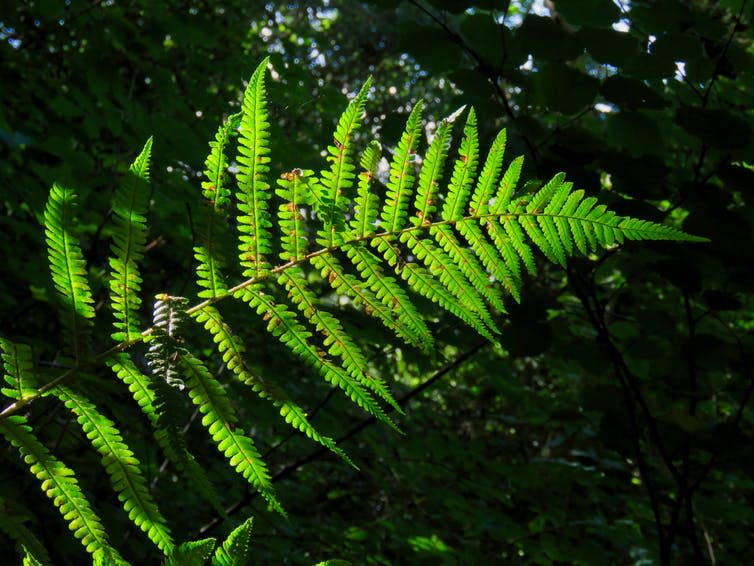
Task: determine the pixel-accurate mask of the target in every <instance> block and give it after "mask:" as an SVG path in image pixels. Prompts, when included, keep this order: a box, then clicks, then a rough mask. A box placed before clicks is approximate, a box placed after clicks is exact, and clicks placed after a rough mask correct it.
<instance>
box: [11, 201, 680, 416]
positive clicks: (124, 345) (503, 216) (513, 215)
mask: <svg viewBox="0 0 754 566" xmlns="http://www.w3.org/2000/svg"><path fill="white" fill-rule="evenodd" d="M538 216H544V217H551V218H564V219H567V220H576V221H579V222H581V221H584V222H589V223H591V224H596V225H600V226H606V227H609V228H611V229H614V228H619V227H618V226H614V225H612V224H608V223H607V222H600V221H599V220H591V219H587V218H583V217H578V216H573V215H559V214H554V213H544V212H505V213H492V212H490V213H486V214H481V215H476V216H474V215H472V216H464V217H463V218H458V219H455V220H453V219H451V220H441V221H437V222H432V223H429V224H420V225H418V226H409V227H406V228H403V229H401V230H397V231H395V232H379V233H373V234H368V235H366V236H361V237H358V238H354V239H352V240H348V241H344V242H340V243H338V244H335V245H332V246H328V247H326V248H321V249H319V250H316V251H313V252H310V253H308V254H307V255H305V256H304V257H302V258H300V259H297V260H291V261H288V262H286V263H283V264H281V265H278V266H276V267H273V268H271V269H269V270H267V271H265V272H263V273H260V274H259V275H257V276H256V277H251V278H249V279H246V280H245V281H242V282H241V283H239V284H237V285H236V286H234V287H231V288H230V289H228V294H227V295H221V296H217V297H211V298H208V299H205V300H204V301H201V302H199V303H197V304H196V305H194V306H192V307H190V308H188V309H186V311H185V313H186V315H189V316H190V315H193V314H194V313H196V312H197V311H199V310H201V309H203V308H204V307H207V306H210V305H213V304H215V303H216V302H218V301H222V300H224V299H227V298H228V297H232V296H234V295H235V294H236V293H238V292H239V291H242V290H244V289H246V288H247V287H250V286H251V285H254V284H256V283H259V282H261V281H264V280H265V279H267V278H269V277H271V276H272V275H276V274H278V273H281V272H283V271H285V270H286V269H290V268H291V267H293V266H294V265H300V264H303V263H307V262H309V261H310V260H311V259H312V258H315V257H317V256H321V255H324V254H332V253H333V252H336V251H338V250H341V249H345V248H346V247H348V246H350V245H354V244H358V243H360V242H367V241H370V240H375V239H377V238H388V239H390V238H394V237H395V236H400V235H401V234H404V233H407V232H414V231H424V230H430V229H431V228H433V227H437V226H452V225H455V224H458V223H460V222H473V221H479V220H494V219H497V220H499V221H503V220H514V219H517V218H520V217H535V218H536V217H538ZM616 218H620V219H621V220H623V219H625V218H626V217H622V216H620V217H619V216H613V217H612V219H613V220H615V219H616ZM651 226H657V224H650V227H651ZM669 228H673V227H672V226H669ZM631 232H633V233H636V234H642V233H651V231H650V230H648V229H642V228H631ZM153 332H154V326H150V327H149V328H147V329H145V330H144V331H142V332H141V334H140V335H139V337H138V338H135V339H133V340H129V341H125V342H121V343H120V344H117V345H115V346H113V347H112V348H110V349H108V350H105V351H104V352H102V353H100V354H98V355H96V356H94V358H92V360H91V361H90V362H89V363H84V364H80V363H76V364H75V365H73V366H72V367H71V368H69V369H68V370H66V371H65V372H64V373H62V374H61V375H59V376H58V377H56V378H55V379H53V380H52V381H50V382H48V383H47V384H45V385H43V386H42V387H40V388H39V389H37V391H36V393H35V394H34V395H30V396H29V397H26V398H25V399H24V400H23V401H15V402H13V403H11V404H9V405H7V406H6V407H5V408H4V409H3V410H2V412H0V420H2V419H4V418H6V417H9V416H11V415H13V414H15V413H17V412H18V411H20V410H21V409H22V408H23V407H25V406H26V405H28V404H29V403H31V402H32V401H34V400H36V399H38V398H39V397H41V396H42V395H43V394H44V393H46V392H48V391H50V390H51V389H54V388H55V387H57V386H58V385H61V384H62V383H65V382H66V381H67V380H68V379H70V378H71V377H72V376H73V375H75V374H76V373H78V372H79V371H80V370H82V369H84V368H87V367H91V366H93V365H96V364H99V363H101V362H102V361H104V360H106V359H108V358H110V357H111V356H113V355H114V354H117V353H119V352H123V351H125V350H127V349H128V348H130V347H131V346H133V345H134V344H137V343H139V342H141V341H142V340H143V339H144V338H147V337H148V336H150V335H151V334H152V333H153Z"/></svg>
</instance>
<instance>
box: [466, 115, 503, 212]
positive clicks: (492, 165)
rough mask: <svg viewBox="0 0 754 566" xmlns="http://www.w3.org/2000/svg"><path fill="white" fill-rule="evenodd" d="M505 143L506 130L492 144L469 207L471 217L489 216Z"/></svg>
mask: <svg viewBox="0 0 754 566" xmlns="http://www.w3.org/2000/svg"><path fill="white" fill-rule="evenodd" d="M505 142H506V132H505V130H500V132H498V134H497V136H496V137H495V141H493V142H492V147H491V148H490V151H489V153H488V154H487V160H486V161H485V162H484V167H483V168H482V172H481V173H480V175H479V180H478V181H477V184H476V188H475V189H474V194H473V195H472V196H471V205H470V206H469V213H470V214H471V216H482V215H484V214H487V211H488V210H489V202H490V199H491V198H492V192H493V190H494V187H495V184H496V183H497V179H498V177H500V170H501V169H502V167H503V155H504V154H505Z"/></svg>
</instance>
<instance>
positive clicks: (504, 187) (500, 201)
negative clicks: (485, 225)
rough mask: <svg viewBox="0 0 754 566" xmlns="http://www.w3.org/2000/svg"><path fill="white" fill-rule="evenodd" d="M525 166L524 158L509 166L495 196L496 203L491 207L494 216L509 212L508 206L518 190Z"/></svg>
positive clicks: (521, 157)
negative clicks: (517, 186)
mask: <svg viewBox="0 0 754 566" xmlns="http://www.w3.org/2000/svg"><path fill="white" fill-rule="evenodd" d="M523 166H524V157H523V155H522V156H519V157H517V158H516V159H514V160H513V161H511V163H510V165H508V169H506V170H505V173H504V174H503V178H502V179H500V184H499V185H498V187H497V193H496V195H495V203H494V204H493V205H492V206H491V207H490V212H492V214H496V215H497V214H504V213H505V211H506V210H508V205H509V204H510V202H511V197H512V196H513V193H514V191H515V190H516V185H517V184H518V179H519V177H520V176H521V169H522V168H523Z"/></svg>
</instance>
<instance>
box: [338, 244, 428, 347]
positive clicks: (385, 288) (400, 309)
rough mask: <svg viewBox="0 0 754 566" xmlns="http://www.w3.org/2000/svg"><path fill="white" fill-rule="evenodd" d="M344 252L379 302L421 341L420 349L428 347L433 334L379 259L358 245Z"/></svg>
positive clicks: (351, 246) (349, 247)
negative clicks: (383, 268) (387, 273)
mask: <svg viewBox="0 0 754 566" xmlns="http://www.w3.org/2000/svg"><path fill="white" fill-rule="evenodd" d="M346 253H347V255H348V258H349V259H350V260H351V263H353V265H354V266H355V267H356V269H357V270H358V272H359V274H360V275H361V278H362V280H363V281H364V283H365V284H366V285H367V287H369V289H371V290H372V292H373V293H374V294H375V296H376V297H377V298H378V299H379V300H380V301H381V302H382V304H383V305H385V306H386V307H387V308H389V309H390V310H392V311H394V312H395V313H396V315H397V317H398V319H399V320H400V321H401V322H402V323H403V324H404V325H405V326H406V327H407V328H408V329H409V331H410V332H411V334H412V335H413V336H416V337H417V338H418V339H419V340H420V341H421V343H422V345H423V346H422V349H424V350H429V349H431V347H432V334H431V333H430V331H429V328H427V325H426V323H425V322H424V320H423V319H422V317H421V315H420V314H419V311H418V310H417V309H416V307H415V306H414V304H413V303H412V302H411V300H410V299H409V297H408V295H407V294H406V293H405V292H404V291H403V289H402V288H401V287H400V285H398V282H397V281H396V280H395V279H393V278H392V277H390V276H389V275H386V274H385V273H384V271H383V270H382V267H381V266H380V260H379V258H377V256H375V255H374V254H372V252H370V251H369V250H368V249H366V247H365V246H363V245H360V244H356V245H350V246H348V247H347V248H346Z"/></svg>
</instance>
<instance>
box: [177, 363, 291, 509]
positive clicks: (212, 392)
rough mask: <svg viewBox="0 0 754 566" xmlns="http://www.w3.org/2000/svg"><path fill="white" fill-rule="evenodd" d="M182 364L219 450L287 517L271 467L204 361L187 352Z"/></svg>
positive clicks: (191, 391) (192, 395)
mask: <svg viewBox="0 0 754 566" xmlns="http://www.w3.org/2000/svg"><path fill="white" fill-rule="evenodd" d="M180 363H181V368H182V370H183V373H184V375H185V376H186V378H187V385H188V390H189V396H190V397H191V400H192V401H193V403H194V404H195V405H196V406H198V407H199V412H201V414H202V415H203V417H202V424H203V425H204V426H205V427H206V428H207V430H209V433H210V435H211V436H212V440H214V442H215V444H216V445H217V448H218V450H220V452H221V453H222V454H223V455H225V457H226V458H227V459H228V460H229V461H230V464H231V466H233V468H234V469H235V470H236V471H237V472H238V473H239V474H241V475H242V476H243V477H244V479H246V480H247V481H248V482H249V483H250V484H251V485H253V486H254V487H255V488H256V490H257V491H258V492H259V493H260V494H261V495H262V497H264V498H265V499H266V500H267V502H268V503H269V504H270V505H271V506H272V508H273V509H274V510H275V511H277V512H278V513H280V514H281V515H283V516H285V515H286V513H285V511H284V510H283V507H282V506H281V505H280V503H279V502H278V500H277V498H276V497H275V490H274V489H273V487H272V483H271V482H270V473H269V471H268V470H267V465H266V464H265V463H264V462H263V461H262V456H261V455H260V454H259V451H258V450H257V448H256V446H254V441H253V440H252V439H251V438H250V437H248V436H246V435H245V434H244V431H243V430H242V429H240V428H236V423H237V422H238V418H237V417H236V413H235V410H234V409H233V405H232V403H231V402H230V398H229V397H228V395H227V394H226V393H225V390H224V389H223V387H222V385H220V383H219V382H218V381H217V380H216V379H215V378H214V377H213V376H212V374H211V373H210V372H209V370H208V369H207V368H206V366H205V365H204V364H203V363H202V362H201V361H200V360H198V359H197V358H195V357H194V356H192V355H190V354H189V353H187V352H185V353H183V355H182V356H181V358H180Z"/></svg>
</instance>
